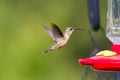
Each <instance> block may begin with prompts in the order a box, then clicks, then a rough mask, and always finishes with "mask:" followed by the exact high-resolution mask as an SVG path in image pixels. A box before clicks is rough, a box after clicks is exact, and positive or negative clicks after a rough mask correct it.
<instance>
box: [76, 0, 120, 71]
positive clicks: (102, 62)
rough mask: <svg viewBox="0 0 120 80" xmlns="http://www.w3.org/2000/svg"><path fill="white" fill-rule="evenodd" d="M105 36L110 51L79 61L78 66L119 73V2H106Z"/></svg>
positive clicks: (112, 0)
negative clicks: (110, 44) (109, 43)
mask: <svg viewBox="0 0 120 80" xmlns="http://www.w3.org/2000/svg"><path fill="white" fill-rule="evenodd" d="M107 3H108V4H107V28H106V36H107V38H108V39H109V40H110V41H111V42H112V46H111V50H104V51H100V52H98V53H97V54H96V55H95V56H92V57H89V58H83V59H79V60H78V62H79V63H80V65H90V66H91V67H92V68H93V69H94V70H99V71H114V72H117V71H120V0H107Z"/></svg>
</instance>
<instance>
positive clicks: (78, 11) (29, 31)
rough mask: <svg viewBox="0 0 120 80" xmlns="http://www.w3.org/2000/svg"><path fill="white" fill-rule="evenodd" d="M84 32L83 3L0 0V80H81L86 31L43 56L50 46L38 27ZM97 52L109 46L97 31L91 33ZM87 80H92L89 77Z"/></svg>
mask: <svg viewBox="0 0 120 80" xmlns="http://www.w3.org/2000/svg"><path fill="white" fill-rule="evenodd" d="M99 1H100V18H101V26H102V27H103V28H104V29H105V27H106V0H99ZM51 23H55V24H57V25H58V26H59V27H60V28H61V30H62V31H64V30H65V28H66V27H68V26H72V27H80V28H86V29H87V28H88V27H89V25H90V24H89V21H88V13H87V1H86V0H0V80H81V77H82V73H83V71H84V67H82V66H79V64H78V62H77V60H78V59H79V58H85V57H88V56H89V54H90V52H91V44H90V39H89V36H88V31H87V30H86V31H77V32H75V33H73V35H72V37H71V39H70V41H69V42H68V44H67V45H66V46H65V47H64V48H62V49H59V50H56V51H53V52H49V54H47V55H46V54H43V52H44V50H46V49H47V48H48V47H49V46H50V45H51V44H52V43H53V41H52V39H51V38H50V37H49V35H48V34H47V33H46V32H45V30H44V29H43V27H42V24H46V25H48V26H51ZM93 35H94V37H95V39H96V42H97V43H98V45H99V47H100V49H101V50H103V49H109V46H110V42H109V41H108V39H107V38H106V36H105V34H103V33H102V32H101V31H98V32H93ZM91 75H92V76H91V77H90V79H89V80H92V78H94V74H91Z"/></svg>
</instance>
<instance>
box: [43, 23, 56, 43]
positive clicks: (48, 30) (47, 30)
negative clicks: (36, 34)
mask: <svg viewBox="0 0 120 80" xmlns="http://www.w3.org/2000/svg"><path fill="white" fill-rule="evenodd" d="M43 27H44V29H45V30H46V32H47V33H48V34H49V35H50V37H51V38H52V39H53V40H54V41H55V37H54V35H53V31H52V30H51V29H49V28H48V27H47V26H46V25H43Z"/></svg>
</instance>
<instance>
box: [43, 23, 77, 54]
mask: <svg viewBox="0 0 120 80" xmlns="http://www.w3.org/2000/svg"><path fill="white" fill-rule="evenodd" d="M43 27H44V28H45V30H46V31H47V32H48V34H49V35H50V36H51V38H52V39H53V40H54V44H53V45H52V46H50V48H48V49H47V50H46V51H45V52H44V53H47V52H48V51H53V50H56V49H59V48H62V47H63V46H65V45H66V44H67V42H68V40H69V38H70V36H71V35H72V33H73V32H74V31H75V30H78V29H74V28H72V27H69V28H66V30H65V32H64V34H63V33H62V32H61V30H60V29H59V28H58V27H57V25H55V24H53V26H52V30H51V29H49V28H48V27H47V26H45V25H43Z"/></svg>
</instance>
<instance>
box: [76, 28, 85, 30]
mask: <svg viewBox="0 0 120 80" xmlns="http://www.w3.org/2000/svg"><path fill="white" fill-rule="evenodd" d="M74 30H85V29H80V28H74Z"/></svg>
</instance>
